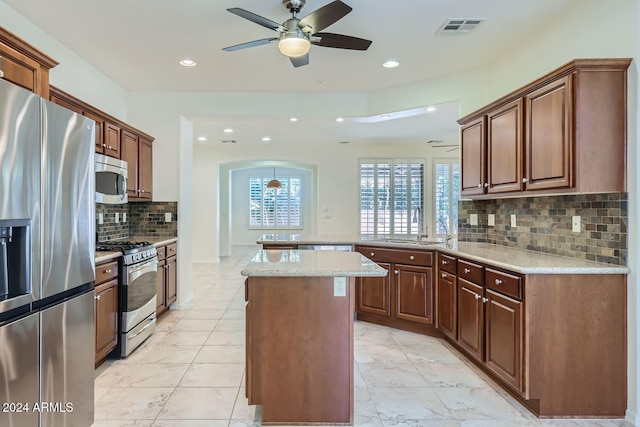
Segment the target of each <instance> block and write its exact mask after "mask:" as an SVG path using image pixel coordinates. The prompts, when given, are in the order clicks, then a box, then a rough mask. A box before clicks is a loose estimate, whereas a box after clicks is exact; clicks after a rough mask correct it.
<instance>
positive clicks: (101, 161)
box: [95, 153, 128, 205]
mask: <svg viewBox="0 0 640 427" xmlns="http://www.w3.org/2000/svg"><path fill="white" fill-rule="evenodd" d="M95 163H96V165H95V166H96V168H95V169H96V203H105V204H108V205H120V204H123V203H127V201H128V200H127V162H125V161H124V160H120V159H116V158H113V157H109V156H103V155H102V154H98V153H96V154H95Z"/></svg>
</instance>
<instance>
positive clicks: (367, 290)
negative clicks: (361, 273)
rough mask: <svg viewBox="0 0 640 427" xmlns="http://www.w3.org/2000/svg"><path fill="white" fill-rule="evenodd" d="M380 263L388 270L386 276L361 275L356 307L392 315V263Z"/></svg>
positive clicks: (364, 311) (360, 309)
mask: <svg viewBox="0 0 640 427" xmlns="http://www.w3.org/2000/svg"><path fill="white" fill-rule="evenodd" d="M378 265H379V266H380V267H382V268H384V269H385V270H387V275H386V276H384V277H359V278H358V281H357V282H358V291H357V292H356V294H357V298H356V299H357V302H356V307H357V311H360V312H363V313H371V314H378V315H380V316H386V317H390V316H391V284H390V282H389V278H390V276H389V271H390V270H391V264H388V263H385V262H379V263H378Z"/></svg>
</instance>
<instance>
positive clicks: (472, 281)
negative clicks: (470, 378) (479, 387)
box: [437, 254, 626, 417]
mask: <svg viewBox="0 0 640 427" xmlns="http://www.w3.org/2000/svg"><path fill="white" fill-rule="evenodd" d="M454 265H455V268H454V267H453V266H454ZM454 272H455V274H454ZM438 274H439V278H438V287H437V289H438V328H439V329H440V331H441V332H442V333H443V334H444V336H445V338H446V339H447V340H448V341H449V342H451V343H452V344H453V345H454V346H455V347H457V348H458V349H459V350H460V351H461V352H462V353H463V354H465V355H466V356H468V358H469V359H470V360H471V361H473V362H474V363H475V364H477V365H478V366H479V367H480V368H482V369H483V370H484V371H485V372H487V373H488V374H489V375H490V376H492V377H493V378H494V379H495V380H497V381H498V382H499V383H500V384H502V385H503V387H504V388H505V390H507V391H509V392H510V393H511V394H512V395H513V396H514V397H516V398H517V399H518V400H519V401H520V402H521V403H523V404H524V405H525V406H526V407H528V408H529V409H530V410H531V411H532V412H534V413H535V414H537V415H539V416H572V417H581V416H584V417H587V416H612V417H613V416H624V413H625V409H626V368H625V366H626V350H625V349H626V336H625V330H626V324H625V323H626V322H625V318H626V316H625V306H626V305H625V304H626V302H625V301H626V297H625V294H626V279H625V276H624V275H600V274H593V275H590V274H575V275H571V274H520V273H517V272H513V271H509V270H504V269H501V268H496V267H494V266H491V265H488V264H484V263H482V262H478V261H474V260H468V259H464V258H460V257H453V256H450V255H443V254H439V257H438ZM456 282H457V286H456ZM453 289H456V291H455V292H453ZM585 328H586V329H585ZM580 330H583V331H586V332H585V333H584V334H579V333H578V331H580ZM603 348H606V349H607V351H602V349H603Z"/></svg>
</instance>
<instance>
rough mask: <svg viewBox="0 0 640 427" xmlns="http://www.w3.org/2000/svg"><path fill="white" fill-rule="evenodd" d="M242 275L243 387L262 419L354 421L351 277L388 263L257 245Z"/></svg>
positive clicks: (371, 273)
mask: <svg viewBox="0 0 640 427" xmlns="http://www.w3.org/2000/svg"><path fill="white" fill-rule="evenodd" d="M241 274H242V275H243V276H248V278H247V280H246V282H245V300H246V301H247V307H246V378H245V379H246V393H247V398H248V399H249V404H250V405H262V407H263V408H262V409H263V411H262V424H263V425H273V424H298V425H323V424H331V425H349V424H353V404H354V402H353V388H354V382H353V381H354V373H353V366H354V363H353V313H354V311H355V277H383V276H385V275H386V274H387V272H386V270H384V269H383V268H381V267H379V266H378V265H377V264H376V263H374V262H372V261H370V260H368V259H367V258H365V257H364V256H362V255H360V254H358V253H353V252H337V251H305V250H260V251H258V253H257V254H256V255H255V256H254V257H253V259H252V260H251V261H250V262H249V264H247V265H246V266H245V267H244V269H243V270H242V272H241Z"/></svg>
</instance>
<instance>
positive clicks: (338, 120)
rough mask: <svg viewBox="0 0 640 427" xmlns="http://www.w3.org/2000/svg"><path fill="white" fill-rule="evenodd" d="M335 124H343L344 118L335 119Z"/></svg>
mask: <svg viewBox="0 0 640 427" xmlns="http://www.w3.org/2000/svg"><path fill="white" fill-rule="evenodd" d="M336 122H338V123H342V122H344V118H343V117H338V118H336Z"/></svg>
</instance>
